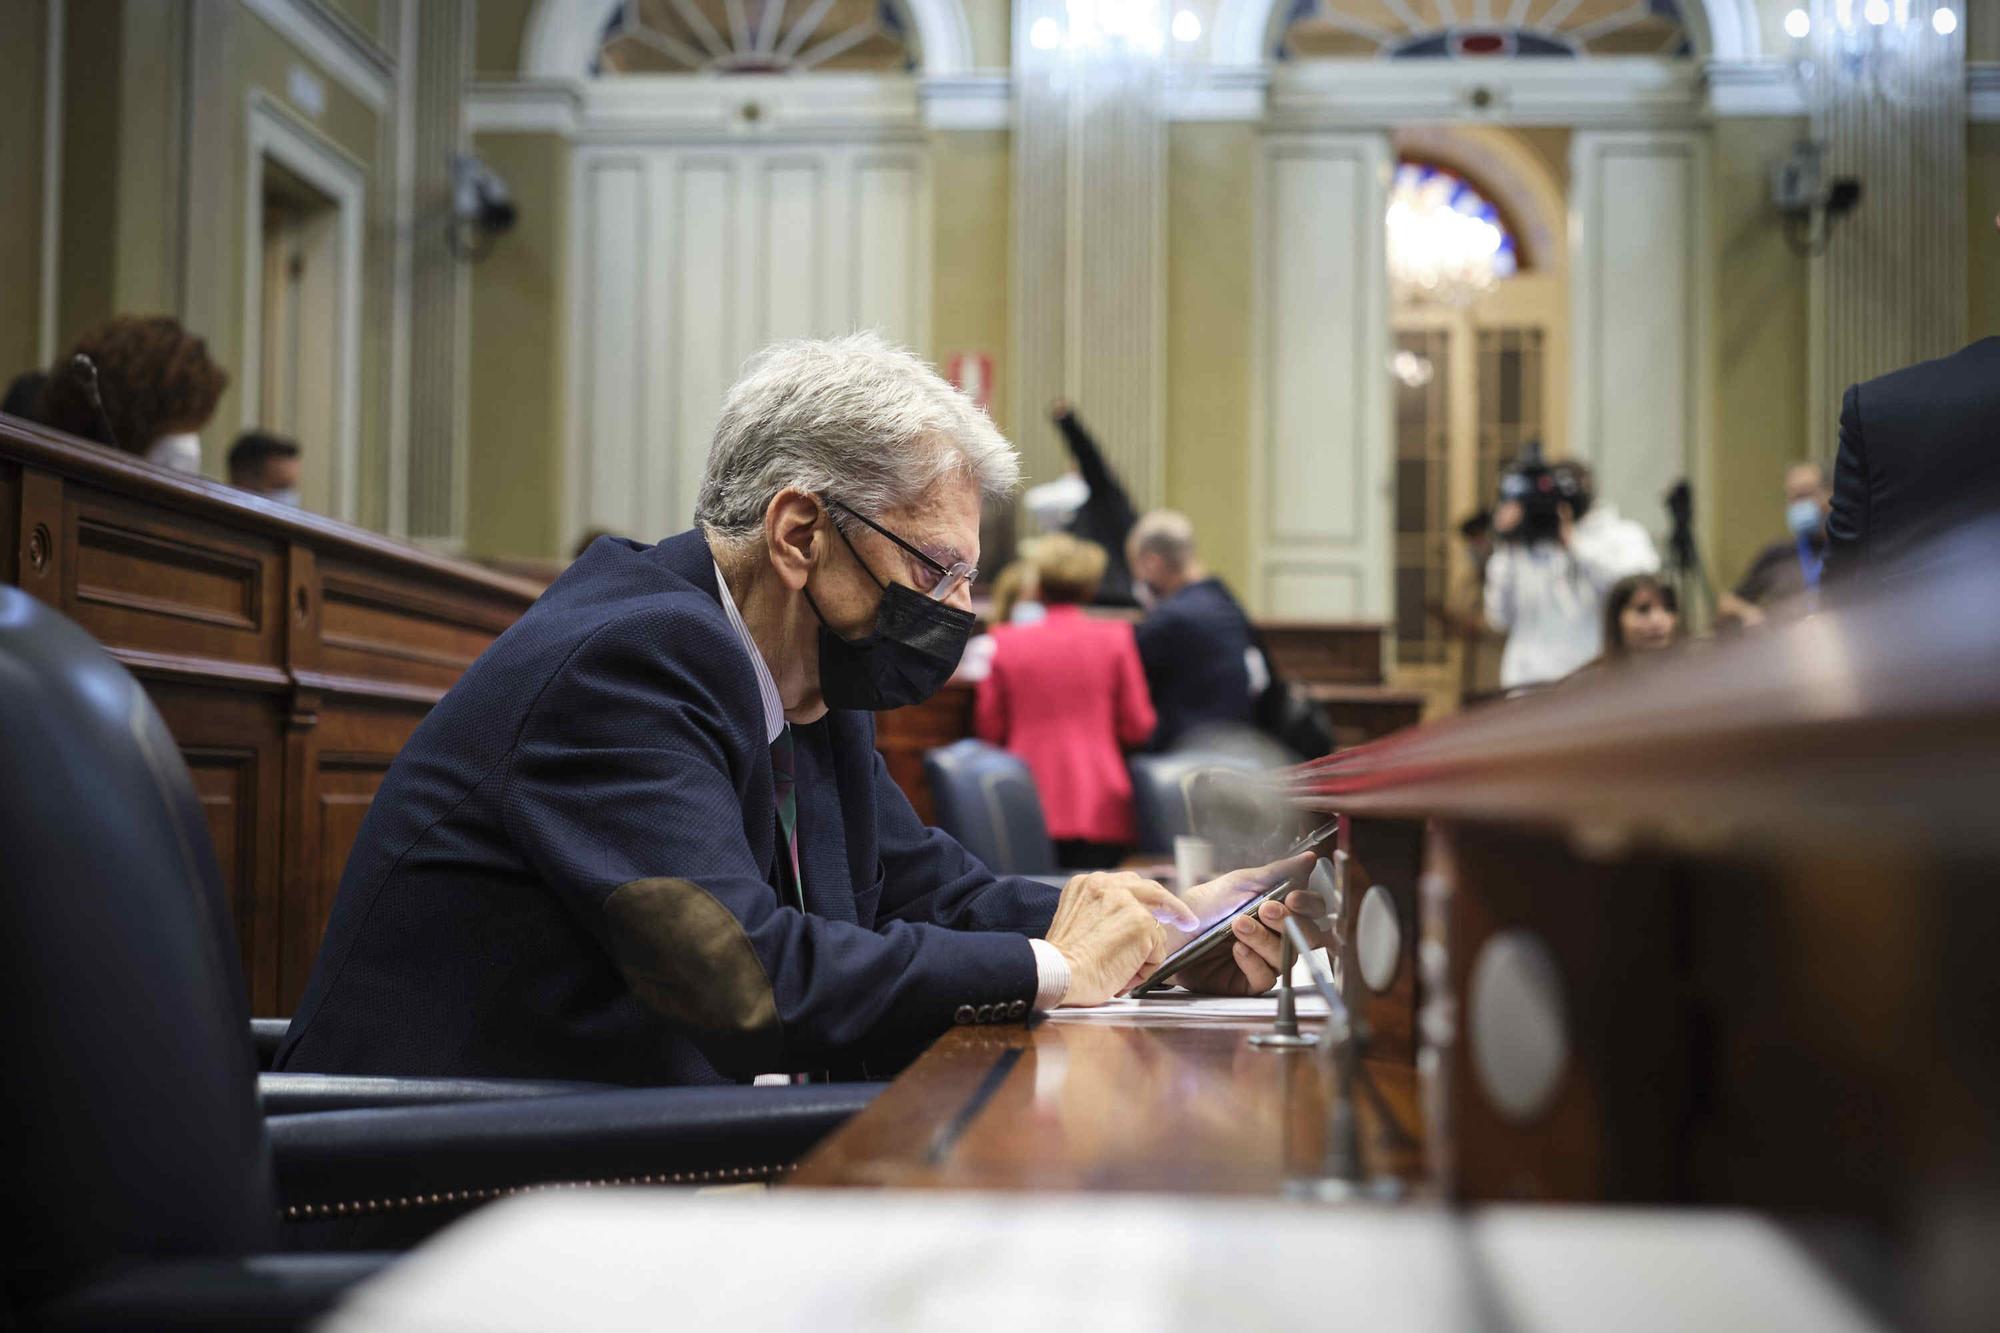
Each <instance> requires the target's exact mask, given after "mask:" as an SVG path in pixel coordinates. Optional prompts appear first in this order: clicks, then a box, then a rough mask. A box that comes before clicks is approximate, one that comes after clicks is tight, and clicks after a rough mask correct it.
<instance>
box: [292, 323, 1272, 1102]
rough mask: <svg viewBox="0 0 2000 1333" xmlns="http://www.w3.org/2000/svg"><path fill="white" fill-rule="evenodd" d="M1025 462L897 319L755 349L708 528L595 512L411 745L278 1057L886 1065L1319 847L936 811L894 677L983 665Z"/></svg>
mask: <svg viewBox="0 0 2000 1333" xmlns="http://www.w3.org/2000/svg"><path fill="white" fill-rule="evenodd" d="M1018 472H1019V464H1018V462H1017V460H1016V458H1015V455H1014V451H1013V449H1012V448H1011V447H1010V446H1009V445H1008V443H1007V441H1006V440H1005V439H1004V438H1003V437H1002V436H1001V435H1000V433H999V432H998V431H997V430H996V429H995V428H994V426H993V424H992V422H991V421H989V420H988V419H987V417H986V416H985V414H984V413H983V412H981V411H980V410H979V409H978V408H977V407H976V406H975V405H974V404H973V403H972V402H971V401H970V400H968V399H966V398H965V397H964V396H963V395H962V394H960V393H959V392H958V391H957V390H955V389H953V388H952V387H951V386H950V385H949V384H947V383H945V382H944V381H943V380H942V379H940V378H939V377H938V376H937V375H936V374H935V373H934V372H933V371H932V370H931V369H930V368H929V367H928V366H926V365H925V364H924V363H923V362H921V361H919V360H918V359H917V358H916V357H914V356H912V355H911V354H910V353H908V352H906V351H902V350H900V349H897V348H893V347H890V346H889V345H887V344H886V343H884V342H883V341H882V340H881V339H879V338H877V337H875V336H874V335H871V334H857V335H854V336H850V337H847V338H840V339H834V340H831V341H824V342H790V343H781V344H778V345H776V346H773V347H771V348H768V349H766V350H765V351H764V352H763V353H761V354H760V355H759V356H757V357H756V358H755V359H754V360H753V361H752V362H751V363H750V365H749V366H748V368H747V369H746V370H745V371H744V374H743V376H742V378H741V379H739V380H738V381H737V383H736V385H735V386H734V387H733V388H732V389H731V390H730V391H729V394H728V396H727V398H726V400H725V402H724V403H723V407H722V413H721V417H720V420H719V421H718V423H717V425H716V428H715V436H714V441H713V444H712V446H711V448H710V452H709V459H708V471H707V475H706V477H705V479H704V481H703V483H702V487H701V493H700V496H699V497H698V499H697V500H696V503H695V519H696V523H697V526H696V528H695V529H694V530H692V531H689V532H685V533H682V534H680V535H679V536H676V537H671V538H668V539H667V540H665V541H663V542H660V543H659V544H657V545H654V546H645V545H641V544H639V543H636V542H631V541H625V540H622V539H619V538H615V537H606V538H601V539H599V540H598V541H597V542H595V543H593V544H592V545H591V547H590V548H589V549H588V550H587V551H585V552H584V554H583V555H582V556H581V557H579V558H578V559H577V560H576V562H575V563H574V564H572V565H571V566H570V567H569V569H568V570H567V571H566V572H565V573H564V574H563V576H562V577H561V578H559V579H558V580H556V582H555V583H554V584H552V585H551V586H550V587H549V590H548V591H547V592H546V593H545V594H544V595H543V596H542V598H541V599H540V600H539V601H538V602H536V604H535V605H534V607H532V608H531V609H530V610H529V611H528V613H527V614H526V615H525V616H523V617H522V618H521V620H520V621H519V622H518V623H517V624H515V625H514V626H513V627H512V628H510V629H509V630H508V631H507V632H506V633H505V634H503V635H501V636H500V638H499V639H498V640H497V641H496V642H495V643H494V644H493V646H492V647H491V648H490V649H488V650H487V652H486V653H485V654H484V655H483V656H482V657H481V658H480V659H479V660H478V661H477V662H475V663H474V664H473V665H472V667H471V668H470V669H469V670H468V671H467V672H466V673H465V675H464V676H463V677H462V678H461V679H460V681H459V682H458V684H457V685H456V686H454V687H453V688H452V690H451V691H450V692H449V693H448V694H447V695H446V696H445V698H444V699H443V701H442V702H440V703H439V704H438V706H437V707H436V708H435V709H434V710H433V711H432V712H431V714H430V716H429V717H428V718H426V719H425V721H424V723H423V725H422V726H420V727H419V728H418V729H417V732H416V734H415V735H414V736H413V737H412V738H411V740H410V742H409V744H408V745H407V746H405V747H404V749H403V751H402V753H401V754H400V755H398V757H397V759H396V762H395V764H394V765H393V766H392V768H391V769H390V771H389V775H388V777H387V779H386V780H385V781H384V783H383V785H382V787H381V790H380V791H379V793H378V794H377V797H376V799H375V801H374V803H373V805H372V806H371V808H370V810H369V812H368V816H367V818H366V820H365V821H364V822H363V825H362V827H361V831H360V834H359V837H358V838H357V839H356V842H355V845H354V850H353V853H352V855H351V856H350V858H349V860H348V863H347V869H346V873H345V875H344V876H343V878H342V880H341V885H340V892H339V895H338V897H337V899H336V901H335V903H334V908H333V916H332V920H331V923H330V924H329V927H328V930H327V935H326V941H325V944H324V945H323V947H322V949H321V951H320V956H319V960H318V963H317V966H316V967H315V969H314V972H313V976H312V979H311V982H310V984H309V986H308V988H307V991H306V995H305V998H304V1000H303V1002H302V1003H301V1005H300V1008H299V1012H298V1015H297V1017H296V1018H295V1019H294V1020H293V1022H292V1025H291V1030H290V1033H289V1035H288V1037H287V1040H286V1044H285V1046H284V1048H283V1049H282V1050H281V1051H280V1054H279V1058H278V1066H279V1067H280V1068H285V1069H295V1070H324V1071H331V1072H343V1073H404V1074H428V1075H467V1076H471V1075H520V1076H539V1077H555V1078H572V1079H590V1080H598V1081H605V1082H615V1083H627V1084H661V1083H705V1082H716V1081H721V1080H725V1079H732V1078H733V1079H745V1078H748V1077H750V1076H752V1075H756V1074H762V1073H808V1074H827V1073H832V1074H835V1075H850V1076H851V1075H856V1074H861V1073H864V1072H865V1073H868V1074H881V1073H883V1072H887V1071H888V1070H889V1069H891V1068H893V1067H894V1066H895V1065H896V1064H897V1063H899V1062H901V1061H902V1060H905V1059H907V1058H908V1057H909V1056H910V1055H912V1054H914V1053H915V1052H916V1051H918V1050H920V1049H921V1048H922V1046H923V1044H924V1043H926V1042H928V1041H929V1040H931V1039H932V1038H934V1037H936V1036H938V1035H939V1034H940V1033H942V1032H943V1031H944V1030H945V1029H947V1028H949V1027H950V1026H952V1025H953V1024H954V1023H980V1022H1001V1021H1018V1020H1021V1019H1024V1018H1025V1017H1026V1016H1027V1015H1028V1014H1029V1012H1030V1011H1031V1010H1032V1009H1035V1008H1047V1007H1052V1006H1055V1005H1058V1004H1098V1003H1102V1002H1103V1001H1104V1000H1106V999H1107V998H1109V997H1110V996H1112V995H1113V994H1115V993H1117V992H1119V991H1121V990H1123V989H1125V988H1126V987H1127V986H1129V985H1130V984H1131V983H1133V982H1135V981H1137V980H1139V979H1141V978H1143V977H1144V976H1145V975H1147V974H1148V972H1149V971H1150V970H1151V969H1152V968H1153V967H1154V966H1155V965H1156V964H1157V963H1158V962H1159V961H1160V959H1162V958H1163V957H1164V956H1165V955H1166V953H1167V952H1168V951H1170V950H1171V949H1173V948H1175V947H1176V946H1177V945H1178V944H1179V943H1180V942H1181V941H1182V940H1183V939H1184V938H1186V932H1189V931H1193V930H1195V929H1197V928H1199V926H1200V924H1201V922H1202V921H1203V920H1213V919H1215V918H1216V917H1219V916H1220V915H1221V914H1222V913H1223V912H1225V911H1227V910H1228V909H1229V908H1230V907H1232V906H1234V905H1236V904H1237V903H1239V902H1240V901H1242V899H1243V898H1244V897H1245V896H1246V895H1248V894H1250V893H1253V892H1256V891H1257V890H1258V889H1260V888H1262V887H1264V886H1267V885H1271V884H1275V883H1277V882H1278V880H1279V879H1281V878H1284V877H1287V876H1290V875H1295V874H1300V873H1302V872H1303V871H1304V869H1305V868H1306V867H1307V865H1308V864H1309V863H1308V862H1306V861H1303V860H1301V861H1287V862H1278V863H1274V864H1272V865H1269V866H1264V867H1259V868H1257V869H1254V870H1247V871H1238V872H1236V873H1234V874H1231V875H1227V876H1224V877H1223V878H1221V879H1218V880H1215V881H1212V882H1211V883H1209V884H1206V885H1200V886H1196V888H1194V889H1192V890H1190V891H1189V892H1188V893H1186V894H1185V895H1184V897H1183V898H1182V899H1176V898H1175V897H1174V896H1173V895H1172V894H1170V893H1168V892H1167V891H1166V890H1164V889H1163V888H1161V887H1160V886H1159V885H1157V884H1155V883H1153V882H1151V881H1149V880H1145V879H1142V878H1140V877H1138V876H1135V875H1124V874H1098V875H1080V876H1078V877H1076V878H1075V879H1072V880H1070V881H1069V882H1068V883H1067V884H1066V885H1065V886H1062V887H1061V888H1060V889H1058V888H1057V887H1055V886H1052V885H1047V884H1043V883H1040V882H1037V881H1033V880H1028V879H1019V878H1000V877H996V876H994V875H993V874H991V873H990V872H988V871H987V869H986V868H985V867H984V866H982V865H980V864H979V862H978V861H976V860H975V859H974V858H973V857H972V856H970V855H969V854H968V853H967V852H966V851H965V850H964V849H963V848H961V847H959V846H958V844H957V843H955V842H953V841H952V840H951V839H950V838H948V837H946V836H945V835H944V834H943V833H940V832H938V831H937V830H935V829H929V828H926V827H924V826H923V824H922V823H921V822H920V821H919V820H918V819H917V817H916V815H915V813H914V812H913V811H912V810H911V808H910V805H909V802H908V801H907V800H906V799H904V797H903V795H902V793H901V792H900V791H899V790H898V789H897V787H896V785H895V784H894V783H893V782H892V781H891V780H890V779H889V775H888V772H887V770H886V768H885V767H884V765H883V762H882V759H881V757H880V756H879V755H878V754H877V753H876V751H875V748H874V717H873V710H876V709H883V708H895V707H898V706H900V705H904V704H910V703H915V702H918V701H919V700H921V699H923V698H925V697H927V696H928V695H930V694H931V693H933V692H934V691H935V690H937V689H938V687H939V686H941V685H942V684H943V683H944V681H945V679H946V678H947V677H948V676H949V675H950V674H951V671H952V668H953V667H954V666H955V665H956V664H957V662H958V658H959V654H960V652H961V650H962V649H963V647H964V644H965V640H966V636H967V633H968V632H969V630H970V629H971V626H972V619H973V618H972V615H971V611H970V599H971V593H970V586H969V585H970V583H971V581H972V578H973V574H974V566H975V565H976V564H977V562H978V559H979V512H980V505H981V501H982V499H983V498H985V497H988V496H996V495H1002V494H1005V493H1007V492H1008V491H1010V490H1011V489H1012V488H1013V486H1014V485H1015V484H1016V481H1017V479H1018ZM1301 905H1302V906H1303V905H1305V904H1304V902H1302V903H1301ZM1286 910H1287V909H1286V908H1285V907H1281V906H1279V905H1277V904H1267V905H1266V906H1265V907H1263V908H1260V909H1259V911H1258V913H1256V914H1247V915H1246V916H1245V917H1244V918H1243V919H1242V922H1241V924H1240V925H1239V926H1238V927H1236V930H1237V944H1236V947H1235V949H1234V951H1233V953H1226V954H1223V955H1221V956H1219V957H1217V958H1216V959H1215V961H1214V962H1212V963H1211V964H1209V965H1207V966H1206V967H1205V968H1204V969H1203V970H1201V971H1199V972H1197V973H1195V974H1194V975H1193V976H1192V977H1190V978H1188V980H1189V981H1190V982H1191V984H1194V985H1196V986H1199V987H1201V988H1204V989H1214V990H1219V991H1223V992H1229V993H1237V994H1242V993H1250V992H1261V991H1263V990H1265V989H1267V988H1268V987H1269V986H1270V985H1271V984H1272V981H1273V979H1274V977H1275V969H1276V961H1277V958H1278V934H1277V931H1278V930H1279V929H1281V928H1282V921H1283V918H1284V914H1285V911H1286Z"/></svg>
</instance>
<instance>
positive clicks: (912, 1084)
mask: <svg viewBox="0 0 2000 1333" xmlns="http://www.w3.org/2000/svg"><path fill="white" fill-rule="evenodd" d="M1269 1027H1270V1024H1269V1023H1265V1022H1253V1021H1248V1020H1245V1021H1242V1022H1234V1021H1226V1020H1214V1019H1203V1020H1198V1021H1190V1020H1186V1019H1175V1018H1172V1017H1171V1016H1162V1017H1160V1018H1157V1019H1153V1018H1147V1017H1135V1018H1133V1019H1131V1020H1129V1021H1128V1020H1112V1019H1104V1018H1083V1019H1057V1020H1050V1019H1043V1020H1041V1021H1040V1022H1037V1023H1035V1024H1034V1025H1033V1026H1021V1025H1008V1026H994V1027H964V1028H957V1029H954V1030H953V1031H952V1032H950V1033H949V1034H947V1035H946V1036H945V1037H944V1038H943V1039H941V1040H940V1041H939V1042H938V1043H937V1044H936V1045H935V1046H933V1047H932V1048H931V1049H930V1050H929V1051H928V1052H926V1053H925V1054H924V1056H923V1057H922V1058H921V1059H919V1060H918V1061H917V1063H916V1064H914V1065H913V1066H911V1067H910V1069H909V1070H908V1071H907V1072H906V1073H904V1075H903V1076H902V1077H901V1078H899V1079H898V1080H897V1081H896V1082H895V1084H894V1085H893V1086H891V1087H890V1088H889V1089H888V1091H886V1092H884V1093H883V1094H882V1096H881V1097H880V1098H878V1099H877V1100H876V1102H875V1103H874V1104H873V1105H872V1106H870V1107H869V1108H868V1109H867V1110H866V1111H864V1112H862V1113H861V1114H860V1115H858V1116H856V1117H855V1118H854V1119H853V1120H852V1121H850V1122H849V1123H848V1124H847V1125H846V1126H845V1127H844V1128H842V1129H841V1130H840V1131H839V1132H837V1133H836V1134H834V1136H833V1137H832V1138H830V1139H828V1140H827V1141H826V1142H824V1143H822V1144H821V1145H820V1146H819V1147H818V1148H817V1149H815V1150H814V1151H813V1153H812V1154H811V1155H810V1156H809V1157H807V1158H806V1159H805V1161H804V1162H803V1163H802V1164H801V1165H800V1167H799V1170H798V1171H797V1173H796V1174H795V1175H794V1176H793V1177H792V1178H791V1183H792V1184H793V1185H798V1186H834V1185H873V1186H893V1187H897V1188H939V1189H1004V1190H1015V1189H1020V1190H1110V1191H1131V1190H1150V1191H1167V1192H1172V1193H1178V1194H1189V1193H1193V1194H1253V1195H1278V1194H1281V1193H1283V1192H1284V1190H1285V1186H1286V1182H1287V1181H1291V1180H1295V1179H1301V1178H1309V1177H1312V1176H1315V1175H1317V1174H1318V1171H1319V1166H1320V1162H1321V1158H1322V1152H1323V1149H1324V1146H1325V1140H1324V1134H1323V1131H1324V1126H1325V1123H1326V1106H1327V1099H1326V1093H1325V1089H1324V1088H1323V1086H1322V1078H1321V1073H1320V1071H1321V1068H1322V1062H1321V1061H1320V1060H1319V1058H1318V1057H1317V1056H1316V1055H1314V1054H1313V1053H1312V1052H1290V1053H1284V1054H1279V1053H1276V1052H1271V1051H1264V1050H1259V1049H1257V1048H1255V1047H1253V1046H1251V1045H1250V1044H1249V1040H1248V1039H1249V1037H1250V1036H1251V1035H1252V1034H1253V1033H1256V1032H1262V1031H1267V1030H1268V1029H1269ZM1372 1073H1373V1075H1374V1077H1375V1079H1376V1083H1377V1086H1378V1087H1379V1088H1380V1089H1381V1091H1382V1093H1383V1095H1384V1098H1385V1100H1386V1101H1387V1102H1388V1104H1389V1106H1390V1108H1391V1109H1392V1110H1393V1112H1394V1114H1395V1115H1396V1118H1397V1120H1398V1122H1399V1123H1400V1124H1401V1125H1402V1127H1403V1128H1404V1129H1405V1130H1406V1131H1408V1132H1410V1134H1411V1137H1412V1142H1411V1143H1410V1144H1409V1145H1408V1146H1406V1147H1404V1148H1402V1149H1401V1150H1400V1151H1394V1152H1386V1153H1383V1154H1381V1155H1380V1156H1376V1155H1373V1154H1372V1153H1371V1151H1370V1150H1371V1149H1372V1147H1373V1141H1374V1139H1375V1136H1376V1134H1377V1132H1378V1128H1379V1127H1378V1125H1377V1122H1376V1119H1375V1116H1374V1113H1373V1110H1372V1108H1370V1107H1369V1106H1367V1104H1366V1103H1365V1102H1364V1103H1363V1120H1362V1129H1363V1149H1364V1153H1368V1154H1370V1155H1368V1156H1367V1157H1366V1160H1367V1161H1369V1162H1370V1164H1371V1166H1373V1165H1375V1164H1377V1163H1379V1164H1380V1166H1381V1168H1382V1170H1383V1171H1384V1172H1385V1173H1386V1174H1389V1175H1393V1176H1396V1177H1398V1178H1400V1179H1403V1180H1405V1181H1408V1182H1411V1183H1415V1182H1417V1181H1418V1179H1419V1176H1420V1173H1421V1168H1422V1160H1421V1151H1420V1149H1419V1148H1418V1146H1417V1144H1416V1142H1415V1141H1414V1140H1415V1138H1416V1134H1415V1131H1416V1130H1417V1127H1418V1115H1417V1087H1416V1071H1415V1069H1414V1068H1413V1067H1412V1066H1411V1065H1409V1064H1407V1063H1403V1062H1398V1061H1384V1062H1377V1063H1375V1064H1374V1065H1373V1066H1372Z"/></svg>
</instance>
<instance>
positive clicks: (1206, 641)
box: [1125, 509, 1263, 750]
mask: <svg viewBox="0 0 2000 1333" xmlns="http://www.w3.org/2000/svg"><path fill="white" fill-rule="evenodd" d="M1125 550H1126V560H1127V563H1129V564H1130V565H1131V567H1132V579H1133V588H1134V590H1135V591H1136V592H1137V593H1138V595H1139V599H1140V600H1141V601H1142V602H1144V603H1146V604H1147V609H1146V616H1145V619H1143V620H1141V621H1140V622H1139V629H1138V643H1139V661H1140V662H1141V664H1142V665H1143V666H1144V667H1145V669H1146V685H1147V688H1148V689H1150V690H1151V691H1152V695H1153V707H1154V709H1155V710H1156V711H1157V712H1158V713H1159V715H1160V725H1159V727H1158V729H1157V730H1156V731H1155V732H1154V733H1153V748H1154V749H1158V750H1166V749H1171V748H1173V747H1174V746H1175V745H1177V744H1179V743H1180V742H1181V741H1182V740H1184V739H1186V738H1187V737H1188V736H1190V735H1192V734H1193V733H1194V732H1196V731H1198V730H1201V729H1203V728H1207V727H1233V728H1247V727H1249V726H1250V725H1251V722H1252V712H1253V705H1254V703H1255V699H1256V694H1257V690H1258V689H1260V688H1261V687H1262V684H1263V682H1260V681H1253V680H1252V679H1251V649H1252V644H1253V643H1254V642H1255V638H1254V636H1253V634H1252V633H1251V629H1250V617H1249V616H1247V615H1245V614H1244V612H1243V608H1242V606H1241V605H1239V604H1238V602H1237V600H1236V598H1235V597H1234V596H1232V595H1231V594H1230V591H1229V589H1228V587H1227V586H1226V585H1225V584H1224V583H1223V582H1222V580H1221V579H1219V578H1216V577H1215V576H1214V575H1213V574H1210V573H1209V572H1208V570H1207V569H1206V568H1204V567H1203V566H1202V563H1201V560H1200V558H1199V556H1198V554H1197V552H1196V550H1195V542H1194V525H1193V524H1192V523H1190V522H1188V520H1187V516H1186V515H1185V514H1180V513H1177V512H1175V511H1174V510H1171V509H1155V510H1153V511H1151V512H1150V513H1148V514H1146V515H1145V516H1144V517H1142V518H1141V519H1140V520H1139V521H1138V522H1137V523H1136V524H1134V525H1133V528H1132V535H1131V536H1130V537H1129V538H1128V539H1127V541H1126V547H1125ZM1258 664H1259V665H1260V666H1262V665H1263V663H1262V659H1261V658H1259V659H1258Z"/></svg>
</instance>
